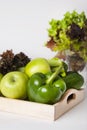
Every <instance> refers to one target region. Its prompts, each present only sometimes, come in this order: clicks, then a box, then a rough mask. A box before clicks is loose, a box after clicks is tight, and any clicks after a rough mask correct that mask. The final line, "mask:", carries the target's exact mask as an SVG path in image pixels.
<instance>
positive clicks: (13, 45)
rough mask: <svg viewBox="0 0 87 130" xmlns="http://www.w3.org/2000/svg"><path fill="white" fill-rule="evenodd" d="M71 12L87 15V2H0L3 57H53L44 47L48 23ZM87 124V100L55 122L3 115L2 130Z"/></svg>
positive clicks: (70, 129)
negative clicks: (6, 53) (9, 53)
mask: <svg viewBox="0 0 87 130" xmlns="http://www.w3.org/2000/svg"><path fill="white" fill-rule="evenodd" d="M72 10H76V11H78V12H82V11H85V13H86V14H87V0H0V53H2V52H3V51H5V50H7V49H12V50H13V52H14V53H19V52H20V51H22V52H24V53H25V54H27V55H28V56H29V57H30V58H35V57H46V58H49V57H52V56H54V55H55V53H54V52H52V51H50V50H49V49H48V48H46V47H45V46H44V43H45V42H46V41H47V40H48V34H47V28H48V27H49V21H50V20H51V19H52V18H55V19H60V18H62V16H63V14H64V13H65V12H66V11H72ZM16 107H17V106H16ZM86 122H87V98H86V99H85V100H84V101H83V102H82V103H81V104H79V105H78V106H76V107H75V108H73V109H72V110H71V111H69V112H68V113H66V114H65V115H64V116H62V117H61V118H60V119H58V120H57V121H56V122H49V121H45V120H40V119H33V118H31V117H23V116H19V115H15V114H10V113H4V112H0V130H17V129H18V130H19V129H21V130H29V129H41V130H58V129H61V130H63V129H64V130H65V129H67V130H73V129H75V130H76V129H78V130H82V129H84V130H87V123H86Z"/></svg>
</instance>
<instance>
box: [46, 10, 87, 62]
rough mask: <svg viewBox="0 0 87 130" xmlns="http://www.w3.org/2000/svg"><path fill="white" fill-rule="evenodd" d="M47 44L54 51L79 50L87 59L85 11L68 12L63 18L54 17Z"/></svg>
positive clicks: (86, 21)
mask: <svg viewBox="0 0 87 130" xmlns="http://www.w3.org/2000/svg"><path fill="white" fill-rule="evenodd" d="M49 24H50V28H49V29H48V36H49V37H50V40H49V41H48V42H47V43H46V46H47V47H48V48H50V49H51V50H52V51H58V52H62V51H65V50H70V51H73V52H78V53H79V55H80V56H81V57H82V58H83V59H84V60H85V61H87V18H86V15H85V12H81V13H77V12H76V11H75V10H74V11H72V12H66V13H65V14H64V17H63V18H62V19H61V20H56V19H52V20H51V21H50V22H49Z"/></svg>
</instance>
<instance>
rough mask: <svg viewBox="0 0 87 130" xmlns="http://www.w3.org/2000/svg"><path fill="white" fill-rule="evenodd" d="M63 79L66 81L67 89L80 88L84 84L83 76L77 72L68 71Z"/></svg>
mask: <svg viewBox="0 0 87 130" xmlns="http://www.w3.org/2000/svg"><path fill="white" fill-rule="evenodd" d="M63 80H64V81H65V83H66V86H67V89H70V88H74V89H80V88H81V87H82V85H83V84H84V78H83V76H82V75H80V74H79V73H78V72H72V71H71V72H68V73H67V75H66V76H65V77H64V78H63Z"/></svg>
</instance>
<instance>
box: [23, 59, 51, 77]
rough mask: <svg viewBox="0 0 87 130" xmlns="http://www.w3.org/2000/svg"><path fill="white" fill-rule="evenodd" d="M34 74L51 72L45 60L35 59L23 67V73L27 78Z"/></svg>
mask: <svg viewBox="0 0 87 130" xmlns="http://www.w3.org/2000/svg"><path fill="white" fill-rule="evenodd" d="M36 72H41V73H43V74H46V73H48V72H51V68H50V65H49V63H48V61H47V60H46V59H45V58H35V59H33V60H31V61H30V62H29V63H28V64H27V65H26V66H25V73H26V74H27V75H28V76H29V77H31V75H32V74H34V73H36Z"/></svg>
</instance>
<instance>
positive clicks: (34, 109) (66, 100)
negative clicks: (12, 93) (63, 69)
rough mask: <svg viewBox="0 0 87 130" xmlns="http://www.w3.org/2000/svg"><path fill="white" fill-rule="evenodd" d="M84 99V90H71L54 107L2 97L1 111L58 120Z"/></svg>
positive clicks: (0, 101)
mask: <svg viewBox="0 0 87 130" xmlns="http://www.w3.org/2000/svg"><path fill="white" fill-rule="evenodd" d="M83 99H84V89H82V90H75V89H69V90H67V91H66V92H65V94H64V95H63V97H62V98H61V100H60V101H59V102H58V103H56V104H54V105H47V104H41V103H35V102H30V101H24V100H17V99H9V98H5V97H0V111H6V112H11V113H16V114H22V115H26V116H32V117H36V118H44V119H49V120H57V119H58V118H59V117H60V116H62V115H63V114H64V113H65V112H67V111H68V110H70V109H71V108H72V107H74V106H75V105H77V104H78V103H80V102H81V101H82V100H83Z"/></svg>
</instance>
